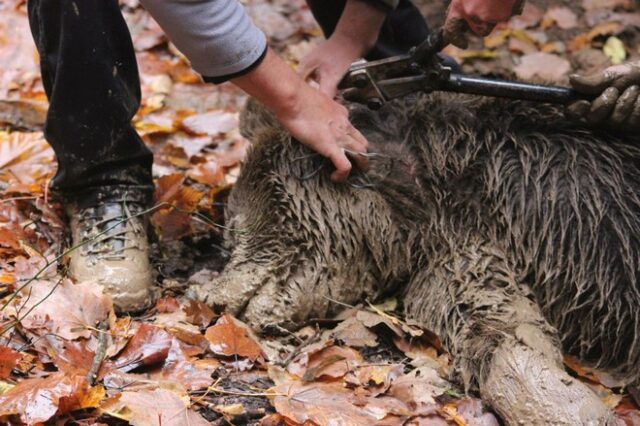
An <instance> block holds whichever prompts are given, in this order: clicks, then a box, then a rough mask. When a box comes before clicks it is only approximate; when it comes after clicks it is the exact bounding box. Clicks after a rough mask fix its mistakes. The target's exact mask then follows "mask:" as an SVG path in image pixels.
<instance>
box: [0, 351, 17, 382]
mask: <svg viewBox="0 0 640 426" xmlns="http://www.w3.org/2000/svg"><path fill="white" fill-rule="evenodd" d="M20 358H22V355H20V352H18V351H14V350H13V349H11V348H9V347H7V346H0V380H1V379H6V378H7V377H9V376H10V375H11V371H12V370H13V369H14V368H15V366H16V365H18V361H20Z"/></svg>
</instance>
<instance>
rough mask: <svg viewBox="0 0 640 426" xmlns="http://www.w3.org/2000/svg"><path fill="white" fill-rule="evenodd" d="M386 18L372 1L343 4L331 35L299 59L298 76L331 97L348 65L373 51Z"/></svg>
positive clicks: (350, 1) (348, 1)
mask: <svg viewBox="0 0 640 426" xmlns="http://www.w3.org/2000/svg"><path fill="white" fill-rule="evenodd" d="M386 16H387V11H386V10H385V8H383V7H382V5H380V4H377V3H376V2H374V1H372V0H347V3H346V5H345V8H344V11H343V12H342V15H341V16H340V20H339V21H338V24H337V26H336V29H335V31H334V32H333V34H331V36H330V37H329V38H328V39H327V40H326V41H324V42H323V43H322V44H321V45H320V46H318V47H317V48H316V49H314V50H313V51H312V52H311V53H310V54H309V55H307V56H306V57H305V58H303V59H302V61H301V62H300V67H299V69H298V72H299V73H300V74H301V75H302V76H303V78H305V79H309V78H310V79H313V80H314V81H316V82H317V83H318V84H319V85H320V90H321V91H322V92H324V93H325V94H327V95H328V96H329V97H334V96H335V94H336V91H337V86H338V83H339V82H340V79H341V78H342V76H343V75H344V74H345V72H346V71H347V69H348V68H349V66H350V65H351V63H352V62H354V61H355V60H356V59H358V58H362V57H363V56H365V55H366V54H367V53H368V52H369V50H371V49H372V48H373V46H374V44H375V42H376V40H377V39H378V34H379V33H380V28H381V27H382V24H383V22H384V20H385V18H386Z"/></svg>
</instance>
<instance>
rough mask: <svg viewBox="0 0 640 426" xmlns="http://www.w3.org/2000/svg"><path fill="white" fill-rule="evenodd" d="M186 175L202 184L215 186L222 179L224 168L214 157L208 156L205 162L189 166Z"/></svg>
mask: <svg viewBox="0 0 640 426" xmlns="http://www.w3.org/2000/svg"><path fill="white" fill-rule="evenodd" d="M187 176H189V177H190V178H191V179H193V180H195V181H196V182H198V183H201V184H203V185H209V186H211V187H216V186H218V185H220V183H221V182H222V181H223V180H224V170H223V169H222V167H220V165H219V164H218V161H217V160H216V159H215V158H209V159H208V160H207V161H206V162H205V163H202V164H198V165H197V166H195V167H191V168H190V169H189V171H188V172H187Z"/></svg>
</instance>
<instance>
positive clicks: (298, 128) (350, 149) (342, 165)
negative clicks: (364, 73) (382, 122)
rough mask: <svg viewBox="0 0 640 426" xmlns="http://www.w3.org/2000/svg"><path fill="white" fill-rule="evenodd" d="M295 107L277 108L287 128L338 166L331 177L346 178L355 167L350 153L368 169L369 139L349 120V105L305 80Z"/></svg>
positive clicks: (338, 179)
mask: <svg viewBox="0 0 640 426" xmlns="http://www.w3.org/2000/svg"><path fill="white" fill-rule="evenodd" d="M298 94H299V96H298V101H297V102H296V103H295V104H293V107H292V108H287V109H285V110H282V111H276V116H277V118H278V120H279V121H280V123H281V124H282V125H283V126H284V128H285V129H286V130H287V131H289V133H291V136H293V137H294V138H296V139H297V140H298V141H300V142H301V143H302V144H304V145H306V146H307V147H309V148H311V149H312V150H314V151H315V152H317V153H318V154H320V155H322V156H324V157H326V158H328V159H329V160H331V162H332V163H333V165H334V167H335V168H336V170H335V171H334V172H333V173H332V174H331V180H333V181H334V182H342V181H344V180H345V179H346V178H347V177H348V176H349V172H350V171H351V162H350V161H349V158H347V154H348V155H349V157H350V158H351V159H352V160H353V161H354V162H355V164H356V165H357V166H358V168H359V169H361V170H365V171H366V170H367V169H368V161H367V157H366V156H365V155H363V154H366V152H367V147H368V142H367V140H366V139H365V138H364V136H362V134H361V133H360V132H359V131H358V129H356V128H355V127H353V125H352V124H351V123H350V122H349V114H348V112H347V109H346V108H345V107H344V106H342V105H340V104H339V103H337V102H336V101H334V100H332V99H331V98H329V97H328V96H327V95H326V94H324V93H322V92H320V91H319V90H317V89H314V88H313V87H311V86H309V85H308V84H306V83H302V84H301V87H299V91H298Z"/></svg>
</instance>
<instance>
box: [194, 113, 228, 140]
mask: <svg viewBox="0 0 640 426" xmlns="http://www.w3.org/2000/svg"><path fill="white" fill-rule="evenodd" d="M182 127H183V128H184V129H185V130H187V131H188V132H190V133H194V134H196V135H209V136H218V135H220V134H221V133H228V132H230V131H231V130H233V129H236V128H237V127H238V114H236V113H231V112H227V111H210V112H207V113H205V114H197V115H192V116H190V117H187V118H185V119H184V120H182Z"/></svg>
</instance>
